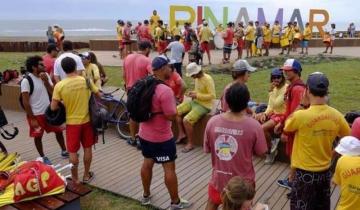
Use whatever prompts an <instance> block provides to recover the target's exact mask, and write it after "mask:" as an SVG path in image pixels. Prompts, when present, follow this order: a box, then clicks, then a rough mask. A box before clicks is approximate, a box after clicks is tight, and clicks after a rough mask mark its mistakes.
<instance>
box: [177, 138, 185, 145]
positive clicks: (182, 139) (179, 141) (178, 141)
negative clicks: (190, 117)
mask: <svg viewBox="0 0 360 210" xmlns="http://www.w3.org/2000/svg"><path fill="white" fill-rule="evenodd" d="M185 139H186V136H185V137H182V138H181V139H178V140H176V141H175V144H181V143H182V142H183V141H184V140H185Z"/></svg>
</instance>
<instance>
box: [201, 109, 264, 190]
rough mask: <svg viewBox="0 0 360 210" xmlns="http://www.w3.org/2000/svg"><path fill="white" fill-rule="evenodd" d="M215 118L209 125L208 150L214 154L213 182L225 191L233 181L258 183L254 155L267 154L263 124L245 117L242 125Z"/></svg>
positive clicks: (222, 118)
mask: <svg viewBox="0 0 360 210" xmlns="http://www.w3.org/2000/svg"><path fill="white" fill-rule="evenodd" d="M223 115H224V114H220V115H216V116H214V117H212V118H211V119H210V120H209V122H208V123H207V125H206V129H205V135H204V151H205V152H206V153H211V162H212V168H213V170H212V177H211V180H210V182H209V184H211V185H212V186H213V187H215V189H216V190H218V192H222V190H223V188H224V187H225V186H226V184H227V183H228V181H229V180H230V178H232V177H234V176H240V177H242V178H244V179H245V180H248V181H250V182H251V183H255V170H254V167H253V162H252V158H253V155H254V154H256V155H262V154H264V153H265V152H266V151H267V144H266V140H265V136H264V131H263V129H262V127H261V125H260V123H259V122H257V121H256V120H254V119H253V118H251V117H244V119H243V120H242V121H240V122H234V121H230V120H228V119H225V118H224V116H223Z"/></svg>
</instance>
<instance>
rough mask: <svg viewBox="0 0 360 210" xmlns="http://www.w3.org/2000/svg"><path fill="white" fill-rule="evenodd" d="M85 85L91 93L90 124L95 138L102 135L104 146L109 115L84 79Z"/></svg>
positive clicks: (88, 81)
mask: <svg viewBox="0 0 360 210" xmlns="http://www.w3.org/2000/svg"><path fill="white" fill-rule="evenodd" d="M86 85H87V87H88V88H89V89H90V91H91V95H90V99H89V114H90V122H91V125H92V128H93V130H94V132H95V135H96V136H99V135H100V134H101V135H102V140H103V144H105V130H106V129H107V120H108V118H109V113H108V111H107V109H106V106H105V105H104V104H103V103H102V102H101V99H98V98H97V97H96V96H95V94H94V93H93V92H92V89H91V85H90V79H86Z"/></svg>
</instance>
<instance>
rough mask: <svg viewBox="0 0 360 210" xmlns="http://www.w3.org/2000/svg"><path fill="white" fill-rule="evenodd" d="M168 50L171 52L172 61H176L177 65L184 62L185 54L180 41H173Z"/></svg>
mask: <svg viewBox="0 0 360 210" xmlns="http://www.w3.org/2000/svg"><path fill="white" fill-rule="evenodd" d="M166 49H169V50H170V51H171V56H170V58H171V59H174V60H175V62H176V63H181V62H182V55H183V53H185V48H184V45H183V44H181V43H180V42H179V41H173V42H171V43H170V44H169V45H168V46H167V48H166Z"/></svg>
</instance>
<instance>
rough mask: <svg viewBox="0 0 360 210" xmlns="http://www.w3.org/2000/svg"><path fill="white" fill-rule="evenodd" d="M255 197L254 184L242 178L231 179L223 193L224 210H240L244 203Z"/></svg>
mask: <svg viewBox="0 0 360 210" xmlns="http://www.w3.org/2000/svg"><path fill="white" fill-rule="evenodd" d="M254 197H255V189H254V187H253V185H252V184H250V183H249V182H246V181H245V180H244V179H242V178H241V177H238V176H235V177H233V178H231V179H230V180H229V182H228V184H227V185H226V187H225V188H224V190H223V192H222V193H221V199H222V203H223V210H239V209H241V207H242V205H243V203H244V202H245V201H247V200H252V199H254Z"/></svg>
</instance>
